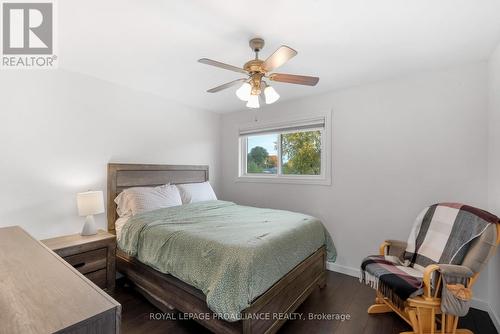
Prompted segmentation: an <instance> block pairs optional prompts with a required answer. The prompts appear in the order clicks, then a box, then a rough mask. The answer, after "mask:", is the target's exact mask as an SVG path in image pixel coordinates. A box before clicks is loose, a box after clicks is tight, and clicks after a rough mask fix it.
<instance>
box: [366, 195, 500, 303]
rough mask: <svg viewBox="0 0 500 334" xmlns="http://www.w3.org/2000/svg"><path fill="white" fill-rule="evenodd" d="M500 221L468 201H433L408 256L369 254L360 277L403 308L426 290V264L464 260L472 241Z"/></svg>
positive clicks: (415, 227) (419, 222)
mask: <svg viewBox="0 0 500 334" xmlns="http://www.w3.org/2000/svg"><path fill="white" fill-rule="evenodd" d="M498 222H499V219H498V217H496V216H494V215H492V214H490V213H488V212H486V211H483V210H480V209H477V208H474V207H471V206H468V205H463V204H458V203H440V204H434V205H431V206H430V207H427V208H425V209H424V210H423V211H422V212H421V213H420V214H419V215H418V217H417V219H416V220H415V223H414V225H413V228H412V231H411V233H410V237H409V238H408V245H407V248H406V251H405V254H404V257H403V258H402V259H400V258H397V257H394V256H387V255H386V256H383V255H378V256H368V257H367V258H365V259H364V260H363V262H362V264H361V277H360V280H361V281H362V282H363V283H366V284H367V285H369V286H371V287H372V288H374V289H376V290H378V291H379V292H380V293H382V294H383V295H384V296H385V297H387V298H390V299H391V300H392V301H393V303H394V304H396V305H397V306H399V307H401V308H403V306H404V302H405V300H406V299H408V298H409V297H414V296H417V295H420V294H422V276H423V270H424V268H425V267H426V266H428V265H429V264H434V263H440V264H461V263H462V261H463V259H464V257H465V255H466V253H467V250H468V248H469V246H470V244H471V241H472V240H474V239H475V238H477V237H479V236H480V235H481V234H482V233H483V232H484V231H485V230H486V228H487V227H488V225H489V224H491V223H498Z"/></svg>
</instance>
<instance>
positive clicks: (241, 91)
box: [236, 82, 252, 101]
mask: <svg viewBox="0 0 500 334" xmlns="http://www.w3.org/2000/svg"><path fill="white" fill-rule="evenodd" d="M251 93H252V86H251V85H250V84H249V83H248V82H245V83H243V85H241V87H240V88H238V89H237V90H236V96H237V97H238V98H239V99H240V100H242V101H248V100H249V99H250V95H251Z"/></svg>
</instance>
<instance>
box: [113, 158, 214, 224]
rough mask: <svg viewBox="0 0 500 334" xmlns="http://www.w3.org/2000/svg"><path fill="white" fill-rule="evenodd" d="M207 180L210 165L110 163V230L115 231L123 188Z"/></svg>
mask: <svg viewBox="0 0 500 334" xmlns="http://www.w3.org/2000/svg"><path fill="white" fill-rule="evenodd" d="M205 181H208V166H190V165H186V166H183V165H142V164H114V163H110V164H108V212H107V215H108V231H110V232H112V233H114V231H115V221H116V219H117V218H118V214H117V213H116V203H115V198H116V196H118V194H119V193H120V192H121V191H122V190H123V189H126V188H130V187H154V186H159V185H162V184H167V183H171V184H178V183H197V182H205Z"/></svg>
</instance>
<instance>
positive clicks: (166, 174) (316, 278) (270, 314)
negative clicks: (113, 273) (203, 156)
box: [107, 163, 326, 334]
mask: <svg viewBox="0 0 500 334" xmlns="http://www.w3.org/2000/svg"><path fill="white" fill-rule="evenodd" d="M205 181H208V166H179V165H140V164H114V163H111V164H108V208H107V209H108V211H107V214H108V230H109V231H110V232H112V233H115V221H116V219H117V214H116V204H115V202H114V199H115V198H116V196H117V195H118V194H119V193H120V192H121V191H122V190H123V189H126V188H129V187H138V186H156V185H161V184H166V183H171V184H178V183H196V182H205ZM116 267H117V270H118V271H119V272H120V273H122V274H123V275H125V276H126V277H127V278H128V279H129V280H130V281H132V282H133V283H134V285H135V287H136V289H137V290H138V291H139V292H140V293H141V294H143V295H144V296H145V297H146V298H147V299H148V300H149V301H150V302H151V303H152V304H154V305H155V306H156V307H158V308H159V309H160V310H162V311H163V312H169V313H170V312H172V311H174V310H177V311H180V312H183V313H191V314H210V315H211V316H210V317H207V318H206V319H194V320H196V321H197V322H199V323H200V324H202V325H203V326H204V327H206V328H208V329H210V330H211V331H213V332H216V333H228V334H229V333H244V334H250V333H252V334H254V333H274V332H276V331H277V330H278V329H279V328H280V327H281V326H282V325H283V324H284V322H285V321H286V319H287V316H286V315H287V314H290V313H292V312H294V311H295V310H296V309H297V307H299V305H300V304H302V302H303V301H304V300H305V299H306V298H307V297H308V296H309V295H310V294H311V293H312V292H313V291H314V289H315V288H316V287H317V286H319V287H320V288H322V287H324V286H325V285H326V250H325V247H321V248H320V249H318V250H317V251H316V252H314V253H313V254H311V255H310V256H309V257H308V258H307V259H305V260H304V261H302V262H301V263H299V264H298V265H297V266H296V267H295V268H294V269H292V270H291V271H290V272H289V273H288V274H286V275H285V276H284V277H282V278H281V279H280V280H279V281H278V282H276V283H275V284H274V285H273V286H272V287H271V288H269V289H268V290H267V291H266V292H265V293H264V294H262V295H261V296H259V297H257V298H256V299H255V300H253V301H252V303H251V304H250V306H249V307H248V308H247V309H245V310H244V311H243V312H242V316H243V319H242V320H240V321H237V322H228V321H225V320H223V319H221V318H217V317H215V316H214V314H213V312H212V311H211V310H210V309H209V308H208V306H207V303H206V297H205V295H204V294H203V293H202V292H201V291H200V290H198V289H196V288H194V287H193V286H190V285H188V284H186V283H184V282H182V281H181V280H179V279H177V278H175V277H173V276H171V275H167V274H163V273H161V272H159V271H157V270H155V269H153V268H151V267H149V266H147V265H145V264H143V263H141V262H139V261H138V260H136V259H135V258H133V257H130V256H127V255H126V254H125V253H124V252H122V251H120V250H118V251H117V253H116Z"/></svg>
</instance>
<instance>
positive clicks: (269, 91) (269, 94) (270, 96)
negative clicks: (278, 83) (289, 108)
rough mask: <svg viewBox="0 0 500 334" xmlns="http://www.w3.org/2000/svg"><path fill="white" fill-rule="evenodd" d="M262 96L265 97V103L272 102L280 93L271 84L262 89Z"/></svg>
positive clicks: (276, 99)
mask: <svg viewBox="0 0 500 334" xmlns="http://www.w3.org/2000/svg"><path fill="white" fill-rule="evenodd" d="M264 96H265V97H266V104H271V103H274V102H276V101H278V99H279V98H280V95H279V94H278V93H277V92H276V90H275V89H274V88H273V87H271V86H267V87H266V89H264Z"/></svg>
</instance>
